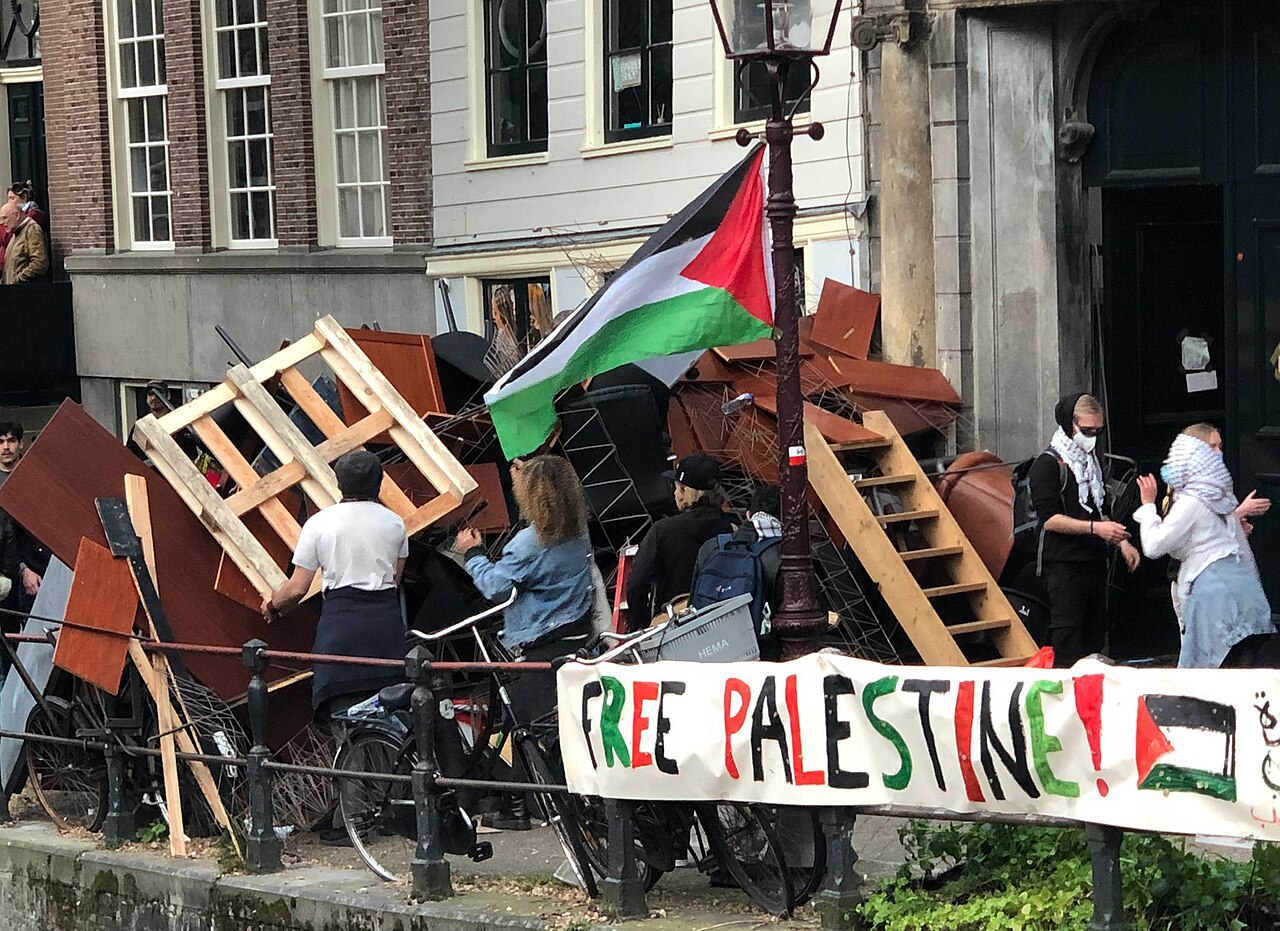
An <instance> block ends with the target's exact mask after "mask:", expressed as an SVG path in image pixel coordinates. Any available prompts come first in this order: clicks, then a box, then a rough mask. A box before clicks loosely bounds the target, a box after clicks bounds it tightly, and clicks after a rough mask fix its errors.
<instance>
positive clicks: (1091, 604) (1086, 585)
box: [1044, 560, 1107, 669]
mask: <svg viewBox="0 0 1280 931" xmlns="http://www.w3.org/2000/svg"><path fill="white" fill-rule="evenodd" d="M1044 584H1045V588H1046V589H1048V591H1049V642H1050V645H1052V647H1053V654H1054V665H1055V666H1057V667H1058V668H1060V669H1061V668H1066V667H1068V666H1071V665H1073V664H1074V663H1075V661H1076V660H1078V659H1080V658H1081V657H1084V656H1088V655H1089V654H1090V653H1100V652H1102V650H1103V649H1104V648H1105V646H1106V641H1107V564H1106V561H1105V560H1099V561H1097V562H1079V563H1073V562H1053V563H1048V562H1047V563H1045V564H1044Z"/></svg>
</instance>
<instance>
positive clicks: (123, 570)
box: [53, 538, 138, 695]
mask: <svg viewBox="0 0 1280 931" xmlns="http://www.w3.org/2000/svg"><path fill="white" fill-rule="evenodd" d="M74 558H75V562H74V565H75V579H74V580H73V581H72V583H71V595H70V596H69V597H68V598H67V613H66V619H67V620H68V621H70V622H72V623H74V624H76V625H77V626H75V627H63V628H62V630H61V631H59V633H58V645H57V647H56V648H55V649H54V651H53V665H55V666H57V667H58V668H59V669H65V670H66V671H67V672H69V673H71V674H72V675H76V676H79V677H80V678H81V679H84V681H86V682H90V683H92V684H94V685H96V686H97V687H98V688H100V689H102V690H103V691H104V692H107V693H109V694H112V695H114V694H115V693H116V692H118V691H119V690H120V676H121V674H123V672H124V660H125V657H126V656H127V655H128V654H129V639H128V638H127V637H121V636H118V635H119V634H129V633H132V632H133V625H134V620H135V619H136V617H137V614H138V593H137V591H136V590H135V589H134V587H133V573H132V572H131V571H130V569H129V563H128V562H126V561H125V560H123V559H116V558H115V557H114V556H112V555H111V551H110V550H109V549H107V548H106V547H105V546H100V545H98V544H97V543H94V542H93V541H92V540H88V539H84V538H81V540H80V545H79V546H78V547H77V548H76V555H75V557H74ZM81 625H86V626H89V627H93V628H96V629H97V630H101V631H105V633H101V634H99V633H95V632H94V631H91V630H83V629H81Z"/></svg>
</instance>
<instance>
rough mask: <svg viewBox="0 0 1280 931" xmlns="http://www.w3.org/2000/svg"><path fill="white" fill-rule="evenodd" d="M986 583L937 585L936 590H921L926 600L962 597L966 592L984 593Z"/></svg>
mask: <svg viewBox="0 0 1280 931" xmlns="http://www.w3.org/2000/svg"><path fill="white" fill-rule="evenodd" d="M986 590H987V583H986V582H957V583H956V584H954V585H939V586H937V587H936V588H922V589H921V590H920V591H921V592H923V593H924V596H925V597H926V598H941V597H942V596H943V595H963V594H965V593H966V592H984V591H986Z"/></svg>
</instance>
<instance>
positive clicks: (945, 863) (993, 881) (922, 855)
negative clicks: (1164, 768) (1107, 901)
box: [861, 821, 1280, 931]
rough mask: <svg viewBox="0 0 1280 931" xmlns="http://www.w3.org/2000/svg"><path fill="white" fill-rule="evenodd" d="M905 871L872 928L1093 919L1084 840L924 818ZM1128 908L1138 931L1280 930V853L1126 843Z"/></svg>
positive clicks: (1032, 927) (956, 929) (868, 905)
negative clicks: (1232, 856)
mask: <svg viewBox="0 0 1280 931" xmlns="http://www.w3.org/2000/svg"><path fill="white" fill-rule="evenodd" d="M899 834H900V836H901V838H902V843H903V846H904V848H905V849H906V852H907V862H906V863H905V864H904V865H903V866H902V868H901V869H900V870H899V871H898V874H897V876H895V877H894V878H893V879H891V880H889V881H888V882H886V883H884V884H882V885H881V886H880V887H879V888H878V889H876V890H875V891H874V892H873V893H872V894H870V895H869V896H868V897H867V899H866V901H865V902H864V903H863V905H862V909H861V914H862V919H863V921H864V922H865V924H866V926H867V927H868V928H869V929H872V931H935V929H944V928H945V929H947V931H1073V929H1084V928H1086V927H1087V926H1088V923H1089V919H1090V917H1091V915H1092V914H1093V900H1092V872H1091V866H1090V859H1089V848H1088V845H1087V844H1086V842H1085V838H1084V832H1083V831H1080V830H1069V829H1056V828H1024V827H1017V826H1013V825H1004V824H979V825H963V826H962V825H955V824H950V825H939V824H934V823H931V822H924V821H915V822H911V823H910V824H909V825H907V826H905V827H904V828H903V829H902V830H901V831H900V832H899ZM1121 871H1122V874H1123V876H1124V895H1125V911H1126V912H1127V913H1128V915H1129V919H1130V921H1131V922H1132V923H1133V928H1134V931H1264V929H1272V928H1277V927H1280V901H1277V898H1276V896H1277V894H1280V847H1276V846H1272V845H1259V846H1258V847H1257V848H1255V851H1254V856H1253V859H1252V861H1251V862H1247V863H1235V862H1232V861H1229V860H1224V859H1219V858H1206V857H1201V856H1196V855H1195V854H1193V853H1191V852H1188V851H1187V850H1186V849H1185V844H1184V842H1182V841H1172V840H1169V839H1168V838H1164V837H1160V836H1156V835H1149V834H1126V835H1125V839H1124V845H1123V848H1122V850H1121Z"/></svg>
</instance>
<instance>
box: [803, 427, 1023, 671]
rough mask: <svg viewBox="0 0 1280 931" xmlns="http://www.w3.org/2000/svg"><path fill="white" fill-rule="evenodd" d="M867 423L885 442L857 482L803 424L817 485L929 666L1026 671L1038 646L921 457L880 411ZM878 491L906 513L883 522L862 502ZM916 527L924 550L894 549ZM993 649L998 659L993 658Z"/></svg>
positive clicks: (866, 456)
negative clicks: (1019, 668) (898, 501)
mask: <svg viewBox="0 0 1280 931" xmlns="http://www.w3.org/2000/svg"><path fill="white" fill-rule="evenodd" d="M862 422H863V424H864V425H865V426H866V427H867V428H868V429H870V430H874V431H875V432H876V433H878V434H880V435H881V436H882V437H883V438H884V439H883V441H882V442H881V443H879V444H862V445H861V446H860V447H859V449H858V450H857V455H858V456H859V460H860V461H867V460H871V461H873V462H874V465H875V467H874V468H873V469H867V470H865V471H867V472H870V473H871V474H870V475H868V476H867V477H864V478H861V479H858V480H857V481H853V480H851V479H850V476H849V471H850V470H849V469H847V468H846V467H845V465H844V464H843V463H842V462H841V461H840V456H841V455H847V454H846V453H839V454H838V453H837V452H836V450H834V449H832V448H831V447H830V446H829V445H828V444H827V442H826V441H825V440H824V439H823V437H822V433H821V432H820V431H819V430H818V428H817V427H815V426H814V425H813V424H811V423H809V422H808V421H807V420H806V421H805V425H804V439H805V446H806V447H807V448H808V453H809V482H810V484H811V485H812V486H813V489H814V491H815V492H816V493H817V495H818V497H819V498H820V499H821V501H822V503H823V505H824V506H825V507H826V510H827V513H828V514H829V515H830V516H831V519H832V521H833V522H834V523H835V525H836V527H838V528H839V530H840V532H841V533H842V534H843V535H844V537H845V539H846V540H848V541H849V545H850V546H851V547H852V548H853V551H854V553H856V554H857V557H858V560H859V561H860V562H861V563H862V567H863V568H864V569H865V570H866V572H867V574H868V575H870V576H871V579H872V581H874V582H875V583H876V584H877V585H878V586H879V590H880V595H881V596H882V597H883V598H884V600H885V602H886V603H887V604H888V606H889V609H890V610H891V611H893V613H894V616H895V617H896V618H897V619H898V622H899V623H900V624H901V625H902V629H903V630H905V631H906V632H907V635H908V636H909V637H910V638H911V642H912V643H913V644H914V645H915V647H916V649H917V650H918V651H919V653H920V657H921V659H923V660H924V662H925V663H926V664H928V665H931V666H969V665H973V666H1021V665H1023V664H1024V663H1025V662H1026V661H1027V660H1029V659H1030V658H1031V657H1032V656H1034V655H1035V653H1036V651H1037V645H1036V642H1035V641H1034V640H1033V639H1032V637H1031V635H1030V634H1029V633H1027V629H1026V628H1025V627H1024V626H1023V625H1022V621H1021V619H1020V618H1019V617H1018V614H1017V612H1015V611H1014V610H1013V607H1012V606H1011V605H1010V604H1009V601H1008V599H1006V598H1005V596H1004V593H1003V592H1001V591H1000V589H999V587H998V586H997V585H996V582H995V579H993V578H992V577H991V573H990V572H989V571H988V570H987V567H986V565H985V564H984V563H983V562H982V560H981V559H980V558H979V557H978V554H977V553H976V552H975V551H974V549H973V547H972V546H971V545H970V543H969V540H968V538H967V537H966V536H965V534H964V531H962V530H961V529H960V525H959V524H958V523H956V519H955V518H954V517H952V516H951V512H950V511H948V510H947V508H946V505H944V504H943V503H942V499H941V498H940V497H939V496H938V493H937V491H936V490H935V489H934V487H933V485H932V483H930V481H929V479H928V478H926V477H925V474H924V471H923V470H922V469H921V468H920V464H919V463H918V462H916V458H915V456H913V455H912V454H911V451H910V450H909V449H908V448H907V445H906V443H904V442H903V441H902V437H901V436H899V435H898V431H897V430H895V429H894V427H893V424H892V423H890V421H889V418H888V417H887V416H885V414H884V413H883V412H882V411H870V412H868V413H866V414H864V415H863V417H862ZM876 488H883V489H885V490H886V491H891V492H892V493H893V494H895V495H897V496H898V497H899V498H900V499H901V500H902V506H903V510H902V511H901V512H900V513H896V514H876V513H875V512H874V511H873V510H872V508H871V506H870V505H869V504H868V502H867V499H866V498H865V497H864V496H863V495H862V494H861V493H860V492H862V491H870V490H872V489H876ZM911 525H914V526H915V528H916V529H917V531H918V536H917V534H912V535H911V536H912V537H913V538H915V539H914V542H915V543H917V544H919V542H920V541H923V545H915V546H912V547H911V548H909V549H900V546H902V545H906V543H905V540H906V537H907V536H908V535H907V534H899V536H898V540H899V541H900V542H898V543H895V539H894V536H893V534H894V533H895V532H896V531H899V530H902V529H905V528H907V527H910V526H911ZM944 618H945V620H944ZM975 635H978V636H975ZM987 644H989V645H991V646H994V647H995V651H996V652H997V653H998V656H996V657H994V658H991V657H990V656H989V654H990V646H985V645H987ZM984 646H985V654H986V655H984V654H983V649H984ZM966 651H968V653H970V654H975V655H977V657H978V658H976V659H970V658H969V656H968V655H966Z"/></svg>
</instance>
